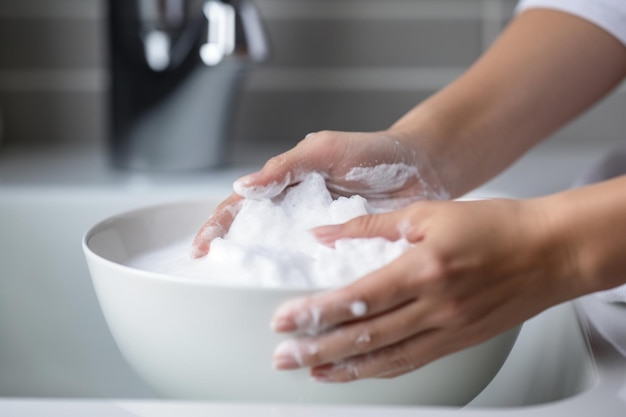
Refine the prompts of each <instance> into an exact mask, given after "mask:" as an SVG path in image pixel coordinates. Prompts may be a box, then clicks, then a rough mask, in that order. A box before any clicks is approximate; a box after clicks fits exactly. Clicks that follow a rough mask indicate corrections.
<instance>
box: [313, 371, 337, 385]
mask: <svg viewBox="0 0 626 417" xmlns="http://www.w3.org/2000/svg"><path fill="white" fill-rule="evenodd" d="M311 378H313V381H315V382H321V383H329V382H335V380H334V379H333V377H332V371H331V368H327V367H324V368H319V369H317V368H313V369H312V370H311Z"/></svg>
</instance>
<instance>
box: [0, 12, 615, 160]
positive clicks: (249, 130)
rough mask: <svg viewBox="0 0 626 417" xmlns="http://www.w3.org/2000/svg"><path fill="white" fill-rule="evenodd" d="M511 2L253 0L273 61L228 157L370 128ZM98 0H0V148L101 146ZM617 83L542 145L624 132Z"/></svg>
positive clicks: (503, 16) (437, 73) (422, 90)
mask: <svg viewBox="0 0 626 417" xmlns="http://www.w3.org/2000/svg"><path fill="white" fill-rule="evenodd" d="M515 3H516V2H515V1H514V0H385V1H384V2H380V1H373V0H335V1H330V0H257V1H256V4H257V5H258V7H259V9H260V12H261V14H262V16H263V17H264V21H265V24H266V26H267V29H268V32H269V36H270V40H271V44H272V59H271V61H270V62H268V63H267V64H265V65H263V66H262V67H259V68H257V69H256V70H255V71H254V72H253V73H251V74H250V76H249V77H248V80H247V83H246V84H245V86H244V89H243V92H242V95H241V97H240V99H239V106H238V111H237V115H236V123H235V126H234V129H233V134H232V138H231V139H230V149H231V153H230V159H231V160H232V161H234V162H235V163H241V162H253V163H255V162H262V161H263V160H264V159H266V158H267V157H268V156H270V155H272V154H274V153H276V152H278V151H280V150H283V149H286V148H288V147H290V146H292V145H293V144H295V143H296V142H297V141H298V140H300V139H301V138H302V137H303V136H304V135H305V134H306V133H307V132H309V131H314V130H319V129H342V130H375V129H381V128H385V127H386V126H388V125H389V124H390V123H392V122H393V121H394V120H395V119H396V118H398V117H399V116H401V115H402V114H403V113H404V112H405V111H407V110H408V109H409V108H410V107H412V106H413V105H414V104H416V103H418V102H419V101H420V100H422V99H423V98H425V97H427V96H428V95H429V94H431V93H432V92H434V91H436V90H437V89H439V88H441V87H442V86H443V85H445V84H446V83H447V82H449V81H450V80H451V79H453V78H454V76H455V75H456V74H458V73H460V72H461V71H462V70H463V69H464V68H466V67H467V66H468V65H469V64H470V63H471V62H472V61H473V60H474V59H476V57H478V56H479V54H480V52H481V51H482V50H483V49H484V48H485V47H486V46H487V45H488V44H489V43H490V42H491V41H492V39H493V38H494V37H495V36H496V35H497V33H498V32H499V30H501V28H502V27H503V25H504V24H505V22H506V21H507V20H508V19H509V18H510V16H511V14H512V12H513V8H514V5H515ZM105 15H106V6H105V2H104V0H55V1H54V2H50V1H49V0H21V1H19V2H15V1H8V0H0V114H1V115H2V136H1V139H0V152H2V151H3V150H6V149H9V148H12V147H33V146H36V147H42V146H47V147H59V146H96V147H103V146H104V144H105V143H106V140H107V115H106V105H105V99H106V91H107V76H108V74H107V71H106V42H105V39H106V38H105V32H104V30H105V29H104V28H105ZM624 109H626V96H625V95H624V93H622V92H616V93H614V94H613V95H611V96H610V97H609V98H607V99H606V100H605V101H603V102H602V103H601V104H599V105H598V106H597V107H596V108H595V109H593V110H592V111H591V112H589V113H588V114H586V115H585V116H584V117H582V118H581V119H579V120H578V121H576V122H575V123H574V124H572V125H571V126H569V127H567V128H565V129H564V130H562V131H561V132H559V133H557V134H556V135H555V137H554V138H552V139H550V141H549V142H548V144H553V145H557V146H560V145H562V144H566V143H572V142H574V143H577V144H600V145H603V146H604V145H611V144H613V143H615V142H618V141H621V140H622V138H623V137H624V136H625V135H624V131H625V130H626V118H624V117H623V114H624Z"/></svg>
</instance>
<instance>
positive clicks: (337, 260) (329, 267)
mask: <svg viewBox="0 0 626 417" xmlns="http://www.w3.org/2000/svg"><path fill="white" fill-rule="evenodd" d="M282 186H283V184H275V185H273V186H272V187H270V188H276V189H279V188H280V187H282ZM251 194H256V193H251ZM261 194H262V193H261ZM270 194H271V193H270ZM367 213H368V204H367V201H366V200H365V199H363V198H362V197H360V196H353V197H350V198H346V197H340V198H338V199H336V200H333V198H332V197H331V195H330V192H329V191H328V190H327V188H326V184H325V181H324V178H323V177H322V176H321V175H320V174H316V173H312V174H308V175H307V176H306V177H305V178H303V181H302V182H301V183H299V184H298V185H295V186H292V187H289V188H287V189H286V190H285V192H284V193H282V194H281V195H279V196H278V197H275V198H246V199H245V200H243V202H242V204H241V209H240V211H239V214H238V215H237V216H236V217H235V220H234V222H233V224H232V225H231V227H230V230H229V232H228V233H227V234H226V236H224V237H223V238H217V239H215V240H213V242H212V243H211V250H210V252H209V254H208V255H207V256H205V257H203V258H200V259H193V258H192V257H191V256H190V253H189V252H190V251H189V242H191V241H192V240H193V236H190V237H189V239H185V240H184V241H181V242H177V243H175V244H172V245H171V246H168V247H165V248H161V249H159V250H156V251H154V252H150V253H146V254H142V255H140V256H138V257H136V258H133V259H131V260H130V261H129V262H128V263H127V264H128V265H129V266H132V267H134V268H138V269H144V270H148V271H153V272H159V273H163V274H167V275H172V276H179V277H186V278H194V279H200V280H205V281H207V282H213V283H219V284H226V285H241V286H253V287H281V288H284V287H287V288H335V287H339V286H343V285H346V284H348V283H350V282H353V281H354V280H356V279H358V278H360V277H362V276H364V275H366V274H368V273H370V272H372V271H374V270H376V269H379V268H381V267H382V266H384V265H386V264H388V263H390V262H391V261H393V260H394V259H396V258H397V257H398V256H400V255H401V254H402V253H403V252H404V251H406V250H407V249H408V248H409V247H410V244H409V242H407V241H406V240H405V239H401V240H398V241H395V242H391V241H389V240H386V239H383V238H368V239H342V240H339V241H337V242H336V244H335V247H334V248H330V247H328V246H326V245H323V244H321V243H320V242H318V241H317V239H315V237H314V236H313V235H312V234H311V232H310V230H311V229H312V228H314V227H317V226H321V225H328V224H338V223H343V222H346V221H348V220H350V219H352V218H354V217H357V216H360V215H364V214H367ZM366 307H367V306H365V305H364V306H360V305H357V307H356V313H360V312H361V311H362V310H363V308H365V309H366ZM354 312H355V310H353V313H354ZM363 314H364V313H363ZM355 315H356V314H355ZM308 316H309V317H307V320H309V321H311V323H310V324H311V325H312V327H321V325H322V323H319V320H320V312H319V311H318V312H315V311H310V312H309V313H308Z"/></svg>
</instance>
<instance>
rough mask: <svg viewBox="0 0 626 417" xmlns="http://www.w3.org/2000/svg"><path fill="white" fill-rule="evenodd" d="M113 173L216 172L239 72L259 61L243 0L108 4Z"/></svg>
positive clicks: (257, 38)
mask: <svg viewBox="0 0 626 417" xmlns="http://www.w3.org/2000/svg"><path fill="white" fill-rule="evenodd" d="M108 6H109V15H108V23H109V25H108V29H109V33H108V40H109V73H110V91H109V104H110V105H109V112H110V114H109V118H110V121H111V123H110V132H109V139H110V140H109V145H110V156H111V161H112V163H113V165H114V166H116V167H120V168H126V169H138V170H148V171H188V170H198V169H209V168H215V167H218V166H221V165H223V164H224V163H225V161H226V148H227V146H228V139H229V135H230V131H231V127H232V126H231V125H232V121H233V116H234V113H235V108H236V100H237V97H238V94H239V92H240V89H241V85H242V82H243V79H244V77H245V74H246V73H247V72H248V71H249V70H250V69H251V68H252V67H253V66H254V65H255V64H256V63H259V62H262V61H264V60H266V59H267V57H268V55H269V48H268V42H267V37H266V34H265V30H264V28H263V25H262V21H261V19H260V16H259V14H258V11H257V9H256V7H255V6H254V4H253V3H252V2H251V1H249V0H230V1H225V0H224V1H220V0H109V1H108Z"/></svg>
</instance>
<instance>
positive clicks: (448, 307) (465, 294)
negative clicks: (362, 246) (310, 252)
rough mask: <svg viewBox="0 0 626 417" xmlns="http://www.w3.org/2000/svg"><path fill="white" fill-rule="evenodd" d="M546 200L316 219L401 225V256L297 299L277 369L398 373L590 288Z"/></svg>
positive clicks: (436, 205) (342, 374) (287, 308)
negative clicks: (404, 243) (580, 281)
mask: <svg viewBox="0 0 626 417" xmlns="http://www.w3.org/2000/svg"><path fill="white" fill-rule="evenodd" d="M551 223H552V219H550V216H548V215H547V214H546V211H545V210H544V207H543V205H542V200H541V199H537V200H525V201H524V200H505V199H499V200H482V201H471V202H451V201H448V202H443V201H438V202H435V201H423V202H418V203H415V204H413V205H411V206H409V207H406V208H404V209H401V210H398V211H394V212H390V213H385V214H376V215H369V216H363V217H360V218H357V219H354V220H352V221H350V222H348V223H345V224H343V225H334V226H323V227H320V228H317V229H315V230H314V233H315V235H316V236H317V238H318V239H319V240H320V241H322V242H324V243H326V244H329V245H332V244H333V242H334V241H336V240H338V239H342V238H355V237H373V236H383V237H386V238H388V239H390V240H396V239H399V238H401V237H404V238H406V239H408V240H409V241H410V242H412V243H413V246H412V248H411V249H409V250H408V251H407V252H405V253H404V254H403V255H402V256H401V257H399V258H398V259H397V260H396V261H394V262H392V263H391V264H389V265H388V266H386V267H384V268H382V269H380V270H377V271H375V272H373V273H371V274H369V275H367V276H365V277H364V278H362V279H360V280H359V281H357V282H355V283H353V284H351V285H348V286H347V287H344V288H341V289H338V290H335V291H332V292H328V293H324V294H321V295H316V296H313V297H309V298H303V299H297V300H293V301H290V302H288V303H286V304H284V305H283V306H281V307H280V308H279V309H278V310H277V312H276V314H275V316H274V320H273V323H272V324H273V327H274V329H275V331H277V332H296V331H297V332H305V333H307V334H308V336H305V337H300V338H296V339H290V340H287V341H286V342H283V343H282V344H280V345H279V346H278V347H277V349H276V351H275V354H274V363H275V366H276V368H278V369H295V368H300V367H309V368H311V374H312V376H313V377H314V378H315V379H317V380H319V381H324V382H346V381H351V380H355V379H361V378H378V377H385V378H386V377H394V376H397V375H401V374H404V373H406V372H409V371H411V370H414V369H416V368H419V367H421V366H423V365H425V364H427V363H429V362H431V361H433V360H435V359H438V358H440V357H442V356H444V355H447V354H450V353H453V352H456V351H458V350H461V349H464V348H467V347H469V346H472V345H475V344H478V343H480V342H483V341H485V340H487V339H489V338H491V337H493V336H495V335H496V334H499V333H501V332H503V331H505V330H507V329H509V328H511V327H513V326H515V325H517V324H519V323H521V322H523V321H524V320H526V319H527V318H529V317H531V316H533V315H535V314H537V313H539V312H540V311H542V310H544V309H546V308H547V307H549V306H552V305H554V304H557V303H558V302H561V301H564V300H566V299H570V298H572V297H574V296H576V295H579V294H580V292H582V290H581V289H580V287H579V286H577V285H576V280H575V279H574V277H575V276H576V273H575V269H576V268H575V265H573V262H572V257H571V256H570V255H571V254H570V253H569V252H568V250H567V249H566V246H565V245H563V244H561V242H559V241H558V239H557V238H556V235H555V234H554V233H552V230H553V227H552V224H551Z"/></svg>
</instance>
